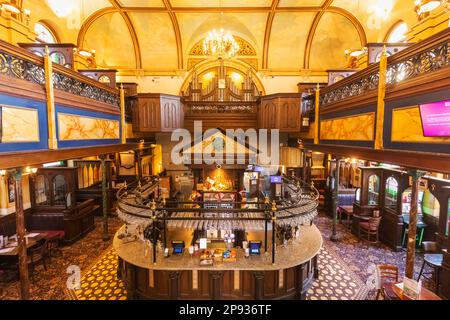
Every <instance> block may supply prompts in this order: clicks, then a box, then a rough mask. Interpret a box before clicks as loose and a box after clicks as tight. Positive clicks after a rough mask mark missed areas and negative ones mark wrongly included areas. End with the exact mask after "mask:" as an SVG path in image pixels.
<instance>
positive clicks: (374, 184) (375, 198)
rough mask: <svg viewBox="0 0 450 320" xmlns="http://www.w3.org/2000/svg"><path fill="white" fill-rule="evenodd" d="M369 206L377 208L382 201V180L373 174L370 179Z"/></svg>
mask: <svg viewBox="0 0 450 320" xmlns="http://www.w3.org/2000/svg"><path fill="white" fill-rule="evenodd" d="M368 189H369V190H368V191H369V205H370V206H376V205H378V203H379V200H380V178H378V176H377V175H375V174H373V175H371V176H370V177H369V188H368Z"/></svg>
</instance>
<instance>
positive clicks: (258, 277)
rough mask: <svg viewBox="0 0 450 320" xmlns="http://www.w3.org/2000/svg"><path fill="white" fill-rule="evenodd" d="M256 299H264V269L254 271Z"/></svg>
mask: <svg viewBox="0 0 450 320" xmlns="http://www.w3.org/2000/svg"><path fill="white" fill-rule="evenodd" d="M253 278H254V281H255V300H264V271H254V272H253Z"/></svg>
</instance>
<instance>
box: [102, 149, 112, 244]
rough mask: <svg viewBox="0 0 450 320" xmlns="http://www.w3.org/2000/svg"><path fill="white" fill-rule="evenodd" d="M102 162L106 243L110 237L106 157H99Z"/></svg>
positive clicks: (104, 238)
mask: <svg viewBox="0 0 450 320" xmlns="http://www.w3.org/2000/svg"><path fill="white" fill-rule="evenodd" d="M100 159H101V160H102V201H103V202H102V207H103V212H102V213H103V236H102V238H103V240H104V241H108V240H109V239H110V235H109V232H108V216H109V182H108V177H109V175H108V171H109V166H110V163H109V161H106V155H101V156H100Z"/></svg>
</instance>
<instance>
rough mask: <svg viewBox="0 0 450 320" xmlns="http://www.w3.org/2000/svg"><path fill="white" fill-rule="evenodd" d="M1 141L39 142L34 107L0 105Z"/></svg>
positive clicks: (37, 118)
mask: <svg viewBox="0 0 450 320" xmlns="http://www.w3.org/2000/svg"><path fill="white" fill-rule="evenodd" d="M0 110H1V111H0V115H1V116H0V119H1V135H0V137H1V139H0V140H1V142H2V143H5V142H39V117H38V111H37V110H36V109H29V108H20V107H11V106H0Z"/></svg>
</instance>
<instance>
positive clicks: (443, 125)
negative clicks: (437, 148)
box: [419, 100, 450, 137]
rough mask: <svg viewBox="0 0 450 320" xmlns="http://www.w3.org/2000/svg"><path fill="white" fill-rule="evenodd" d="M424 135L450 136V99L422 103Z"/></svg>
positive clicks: (421, 112) (421, 115)
mask: <svg viewBox="0 0 450 320" xmlns="http://www.w3.org/2000/svg"><path fill="white" fill-rule="evenodd" d="M419 107H420V117H421V119H422V128H423V135H424V136H425V137H450V100H445V101H439V102H432V103H427V104H421V105H420V106H419Z"/></svg>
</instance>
